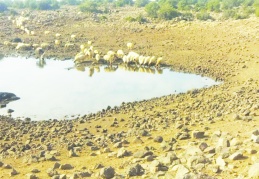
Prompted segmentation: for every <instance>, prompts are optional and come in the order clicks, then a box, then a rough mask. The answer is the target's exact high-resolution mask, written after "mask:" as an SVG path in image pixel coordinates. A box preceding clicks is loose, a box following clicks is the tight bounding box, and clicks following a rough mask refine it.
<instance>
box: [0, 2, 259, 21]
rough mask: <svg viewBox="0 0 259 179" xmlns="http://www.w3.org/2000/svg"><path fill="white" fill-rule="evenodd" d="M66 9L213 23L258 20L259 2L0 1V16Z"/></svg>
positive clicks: (134, 19) (129, 19)
mask: <svg viewBox="0 0 259 179" xmlns="http://www.w3.org/2000/svg"><path fill="white" fill-rule="evenodd" d="M63 5H73V6H78V7H79V9H80V11H82V12H88V13H101V14H108V13H110V11H111V9H114V8H117V7H124V6H135V7H139V8H141V7H142V8H144V9H145V12H146V13H147V16H148V17H149V18H153V19H163V20H172V19H174V18H177V17H181V19H182V20H187V21H192V20H194V19H195V18H196V19H199V20H208V19H211V20H213V19H214V18H213V16H212V15H211V14H212V13H214V14H219V13H221V14H222V17H221V19H223V20H225V19H230V18H231V19H246V18H249V17H250V15H252V14H255V15H256V16H257V17H259V0H23V1H22V0H12V1H10V0H0V13H1V12H5V11H7V12H8V11H10V13H11V14H15V10H14V9H15V8H18V9H26V8H27V9H31V10H57V9H59V8H60V7H62V6H63ZM126 20H127V21H131V22H132V21H138V22H140V23H144V22H146V21H147V20H146V19H145V18H144V17H143V15H142V14H141V17H140V16H139V17H138V18H133V17H128V18H126Z"/></svg>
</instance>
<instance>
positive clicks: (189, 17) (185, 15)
mask: <svg viewBox="0 0 259 179" xmlns="http://www.w3.org/2000/svg"><path fill="white" fill-rule="evenodd" d="M181 17H182V19H183V20H186V21H193V19H194V16H193V14H192V13H191V12H185V13H182V14H181Z"/></svg>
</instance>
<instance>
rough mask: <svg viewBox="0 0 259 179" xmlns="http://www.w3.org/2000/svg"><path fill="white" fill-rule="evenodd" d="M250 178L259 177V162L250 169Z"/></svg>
mask: <svg viewBox="0 0 259 179" xmlns="http://www.w3.org/2000/svg"><path fill="white" fill-rule="evenodd" d="M248 176H249V178H259V162H257V163H255V164H253V165H252V166H251V167H250V168H249V170H248Z"/></svg>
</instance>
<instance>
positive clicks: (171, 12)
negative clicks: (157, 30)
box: [158, 4, 180, 20]
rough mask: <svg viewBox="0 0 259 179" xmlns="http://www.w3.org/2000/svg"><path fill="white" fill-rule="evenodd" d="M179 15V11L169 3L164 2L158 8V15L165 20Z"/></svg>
mask: <svg viewBox="0 0 259 179" xmlns="http://www.w3.org/2000/svg"><path fill="white" fill-rule="evenodd" d="M179 15H180V13H179V12H178V11H177V10H176V9H174V8H173V7H172V6H170V5H169V4H164V5H163V6H162V7H160V9H159V10H158V17H159V18H161V19H165V20H171V19H173V18H175V17H178V16H179Z"/></svg>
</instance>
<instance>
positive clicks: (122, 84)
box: [0, 57, 218, 120]
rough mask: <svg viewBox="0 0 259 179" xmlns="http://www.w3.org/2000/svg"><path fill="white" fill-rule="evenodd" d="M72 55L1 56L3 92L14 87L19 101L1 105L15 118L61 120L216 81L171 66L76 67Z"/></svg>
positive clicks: (0, 75) (0, 72) (13, 89)
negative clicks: (42, 58)
mask: <svg viewBox="0 0 259 179" xmlns="http://www.w3.org/2000/svg"><path fill="white" fill-rule="evenodd" d="M73 66H74V64H73V62H72V61H71V60H66V61H58V60H51V59H49V60H45V63H39V60H37V59H33V58H30V59H25V58H22V57H6V58H3V59H2V60H0V92H11V93H14V94H16V95H17V96H18V97H20V98H21V99H20V100H17V101H13V102H11V103H9V104H7V107H6V108H2V109H0V114H6V111H7V109H13V110H14V112H13V113H12V116H13V117H18V116H19V117H30V118H32V119H34V120H42V119H50V118H51V119H55V118H56V119H61V118H63V117H64V116H71V115H78V114H87V113H90V112H97V111H100V110H102V109H104V108H106V107H107V106H115V105H120V104H121V103H122V102H132V101H137V100H143V99H150V98H153V97H161V96H164V95H169V94H175V93H182V92H186V91H188V90H191V89H194V88H195V89H198V88H203V87H209V86H212V85H216V84H218V83H217V82H215V81H214V80H212V79H210V78H207V77H201V76H199V75H194V74H187V73H178V72H173V71H170V69H163V70H162V69H160V70H156V69H155V68H151V69H148V68H137V67H131V68H125V67H123V66H118V67H116V66H114V67H113V68H108V67H106V66H99V67H94V68H89V67H78V68H77V69H76V68H71V67H73Z"/></svg>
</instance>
